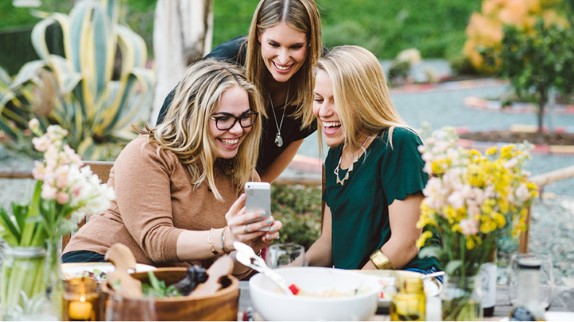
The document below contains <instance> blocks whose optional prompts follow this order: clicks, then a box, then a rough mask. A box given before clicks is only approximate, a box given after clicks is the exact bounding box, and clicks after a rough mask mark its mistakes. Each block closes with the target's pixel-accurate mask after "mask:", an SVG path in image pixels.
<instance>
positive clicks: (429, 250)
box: [419, 246, 442, 258]
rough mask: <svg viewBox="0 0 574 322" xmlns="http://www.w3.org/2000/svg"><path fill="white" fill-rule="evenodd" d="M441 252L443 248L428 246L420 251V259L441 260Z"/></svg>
mask: <svg viewBox="0 0 574 322" xmlns="http://www.w3.org/2000/svg"><path fill="white" fill-rule="evenodd" d="M441 251H442V248H441V247H439V246H426V247H423V248H421V250H420V251H419V257H420V258H424V257H435V258H439V257H440V255H441Z"/></svg>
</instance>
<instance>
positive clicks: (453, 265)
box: [444, 260, 462, 275]
mask: <svg viewBox="0 0 574 322" xmlns="http://www.w3.org/2000/svg"><path fill="white" fill-rule="evenodd" d="M461 266H462V261H460V260H451V261H450V262H448V263H447V264H446V267H445V268H444V271H445V272H446V273H447V275H454V272H456V270H457V269H459V267H461Z"/></svg>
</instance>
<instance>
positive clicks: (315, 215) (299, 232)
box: [271, 185, 321, 249]
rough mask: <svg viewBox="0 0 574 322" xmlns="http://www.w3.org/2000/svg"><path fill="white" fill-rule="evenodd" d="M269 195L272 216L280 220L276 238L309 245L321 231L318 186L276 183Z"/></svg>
mask: <svg viewBox="0 0 574 322" xmlns="http://www.w3.org/2000/svg"><path fill="white" fill-rule="evenodd" d="M271 199H272V205H273V217H275V219H277V220H280V221H281V222H282V223H283V228H282V229H281V231H280V232H281V235H280V239H279V240H278V242H281V243H286V242H293V243H297V244H300V245H303V246H305V249H309V246H311V244H312V243H313V242H314V241H315V240H316V239H317V238H319V235H320V233H321V187H307V186H300V185H292V186H282V185H281V186H280V185H275V186H273V189H272V195H271Z"/></svg>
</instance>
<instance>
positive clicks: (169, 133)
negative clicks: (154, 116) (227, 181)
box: [140, 59, 263, 200]
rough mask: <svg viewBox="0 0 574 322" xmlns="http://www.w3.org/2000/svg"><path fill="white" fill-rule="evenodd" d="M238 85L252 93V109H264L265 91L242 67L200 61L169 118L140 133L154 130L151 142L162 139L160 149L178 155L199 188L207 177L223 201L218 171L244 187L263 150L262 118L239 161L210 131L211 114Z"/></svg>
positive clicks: (177, 93) (241, 149) (241, 148)
mask: <svg viewBox="0 0 574 322" xmlns="http://www.w3.org/2000/svg"><path fill="white" fill-rule="evenodd" d="M236 86H239V87H241V88H243V89H244V90H245V91H246V92H247V95H248V97H249V106H250V108H251V110H252V111H254V112H258V113H261V111H262V110H263V103H262V99H261V95H260V94H259V91H258V90H257V88H256V87H255V85H253V84H252V83H251V82H249V81H247V79H246V77H245V75H244V71H243V69H242V68H241V67H238V66H236V65H233V64H230V63H227V62H223V61H217V60H213V59H206V60H202V61H198V62H196V63H195V64H193V65H191V66H190V67H189V68H188V69H187V71H186V73H185V75H184V77H183V79H182V81H181V82H179V84H178V85H177V87H176V89H175V95H174V99H173V101H172V102H171V106H170V107H169V109H168V112H167V114H166V116H165V119H164V121H163V122H162V123H161V124H159V125H158V126H157V127H155V128H154V129H149V128H147V127H146V129H145V130H143V131H140V133H148V134H150V141H152V142H156V143H157V144H158V145H159V148H158V149H159V150H162V149H163V150H169V151H172V152H173V153H174V154H175V155H177V157H178V158H179V160H180V161H181V163H183V164H184V165H185V166H186V167H187V170H188V171H189V174H190V176H191V180H192V182H193V184H194V186H195V187H196V188H197V187H198V186H199V185H200V184H202V183H203V182H205V181H207V184H208V186H209V188H210V189H211V190H212V191H213V194H214V195H215V197H216V198H217V199H218V200H222V199H223V198H222V196H221V194H220V193H219V191H218V190H217V187H216V186H215V174H216V171H217V170H219V171H221V172H222V173H223V174H224V175H230V176H231V177H232V180H233V183H234V185H235V186H236V188H237V191H240V190H241V189H243V185H244V184H245V182H247V181H249V180H250V179H251V177H252V173H253V170H254V169H255V164H256V162H257V157H258V154H259V140H260V138H261V129H262V125H261V118H259V117H258V118H257V120H256V122H255V124H253V127H252V128H251V131H250V132H249V133H247V134H246V136H245V139H244V140H243V142H242V143H241V145H240V146H239V151H238V152H237V155H236V156H235V157H234V158H233V159H228V160H224V159H218V158H216V156H215V149H216V148H215V142H214V139H213V137H212V136H211V134H210V132H209V122H210V117H211V115H212V114H213V113H214V111H215V109H216V108H217V107H218V104H219V102H220V99H221V96H222V95H223V93H224V92H225V91H226V90H228V89H230V88H233V87H236ZM158 152H159V151H158Z"/></svg>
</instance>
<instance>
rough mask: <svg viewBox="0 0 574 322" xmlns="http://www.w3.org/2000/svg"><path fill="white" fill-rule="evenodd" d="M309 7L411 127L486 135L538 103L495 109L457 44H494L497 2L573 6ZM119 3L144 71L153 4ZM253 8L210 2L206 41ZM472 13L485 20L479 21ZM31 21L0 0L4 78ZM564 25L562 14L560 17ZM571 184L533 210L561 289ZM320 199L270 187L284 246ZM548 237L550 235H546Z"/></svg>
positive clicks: (3, 152)
mask: <svg viewBox="0 0 574 322" xmlns="http://www.w3.org/2000/svg"><path fill="white" fill-rule="evenodd" d="M317 2H318V4H319V7H320V10H321V15H322V20H323V24H322V25H323V35H324V43H325V45H326V46H327V47H332V46H335V45H339V44H358V45H361V46H364V47H366V48H368V49H370V50H371V51H373V52H374V53H375V54H376V55H377V56H378V57H379V58H380V59H381V61H382V62H383V66H385V69H386V71H387V72H388V73H389V76H391V77H390V81H391V83H392V85H393V90H392V95H393V101H394V102H395V104H396V105H397V108H398V109H399V112H400V113H401V115H403V117H405V119H406V120H407V121H408V122H409V123H411V124H412V125H413V126H415V127H417V128H420V127H421V126H422V124H423V122H424V121H430V123H431V124H432V125H433V126H434V127H440V126H446V125H450V126H456V127H458V128H467V129H471V130H489V129H493V128H496V127H501V126H503V127H510V126H511V125H514V124H519V125H523V124H526V125H528V126H535V125H536V117H535V114H536V106H535V105H534V104H533V101H534V100H533V98H532V97H531V96H530V97H526V99H527V102H526V104H527V105H528V104H529V105H528V106H527V108H524V109H522V110H521V113H514V112H513V109H504V108H503V107H502V106H501V105H497V103H496V102H500V101H502V100H508V99H510V100H511V99H513V98H516V93H514V92H513V90H512V87H511V86H510V85H509V84H510V83H509V82H507V81H505V80H504V79H503V77H502V76H501V75H499V74H496V73H495V72H493V71H492V70H489V68H488V67H487V66H485V65H484V64H482V65H480V66H482V68H480V67H478V68H477V67H476V66H473V65H472V64H471V62H472V61H473V59H474V60H477V59H479V58H477V57H480V56H477V52H478V50H475V52H474V56H473V55H468V54H467V55H466V56H465V54H464V47H465V44H466V43H467V42H469V40H476V41H484V42H483V44H487V45H488V44H490V45H492V41H493V39H496V37H497V35H499V33H500V32H502V23H501V22H500V21H498V25H497V24H494V25H493V22H492V19H486V18H485V17H486V14H485V13H484V12H483V11H484V10H485V7H484V6H489V5H490V6H491V8H490V10H492V11H496V10H495V9H496V8H493V6H496V5H498V6H500V8H498V9H497V10H498V11H497V12H498V13H499V14H500V12H501V11H502V14H500V15H499V16H503V14H505V12H506V14H508V15H511V13H513V12H514V15H516V16H512V15H511V16H507V17H502V18H500V19H508V20H509V21H515V22H517V24H525V23H526V22H524V21H527V22H528V23H530V24H533V22H531V21H530V20H531V18H532V17H546V16H548V17H547V18H548V19H549V20H552V19H554V17H552V16H551V15H550V14H548V12H551V10H553V11H552V12H554V13H556V12H560V13H568V12H570V11H569V10H570V8H571V7H570V6H569V4H571V1H570V2H569V1H566V0H565V1H559V0H528V1H527V0H524V1H522V0H518V1H516V0H508V1H501V0H498V1H488V0H485V1H482V2H481V1H465V0H434V1H426V0H410V1H396V0H348V1H344V2H343V1H330V0H318V1H317ZM74 3H75V1H71V0H68V1H64V0H43V1H42V5H41V7H39V8H38V9H39V10H43V11H46V12H52V11H58V12H64V13H68V12H69V11H70V10H71V9H72V7H73V5H74ZM119 3H120V4H121V8H120V12H121V14H120V15H119V17H120V20H119V23H120V24H125V25H128V26H129V27H131V28H132V29H133V30H134V31H135V32H136V33H137V34H139V35H140V36H141V37H142V38H143V39H144V41H145V44H146V45H147V53H148V60H149V61H148V62H147V65H148V66H149V67H150V68H153V65H154V63H153V50H152V49H153V45H152V43H153V37H152V33H153V17H154V10H155V5H156V1H152V0H128V1H119ZM256 5H257V1H253V0H250V1H236V0H215V1H214V2H213V9H214V11H213V14H214V29H213V44H214V45H215V44H218V43H221V42H222V41H225V40H227V39H230V38H232V37H235V36H239V35H244V34H246V33H247V28H248V25H249V22H250V20H251V15H252V13H253V10H254V8H255V6H256ZM525 6H526V7H525ZM521 8H522V9H521ZM524 8H527V9H524ZM547 9H548V10H547ZM505 10H506V11H505ZM517 10H518V11H517ZM524 10H526V11H524ZM517 12H518V13H517ZM473 14H474V15H475V16H476V15H478V16H479V18H478V20H477V19H475V20H474V23H475V24H474V27H473V26H472V24H471V21H472V19H471V17H473ZM481 14H482V15H481ZM545 15H546V16H545ZM566 16H568V15H567V14H566ZM480 17H483V19H482V20H480ZM39 20H40V19H39V18H35V17H33V16H32V15H30V9H26V8H16V7H14V6H13V5H12V3H11V1H7V0H5V1H0V43H2V44H3V45H2V46H1V49H0V66H1V67H3V68H4V69H6V70H7V71H8V73H9V74H10V75H11V76H14V75H15V74H16V73H17V72H18V70H19V68H20V67H21V65H22V64H23V63H25V62H28V61H30V60H34V59H37V55H36V54H35V52H34V50H33V49H32V48H31V43H30V39H29V33H30V31H31V28H32V27H33V26H34V24H36V23H37V22H38V21H39ZM495 20H496V19H495ZM566 20H567V19H566V18H564V21H566ZM476 21H478V22H476ZM481 23H482V24H481ZM473 28H474V29H473ZM475 29H482V30H484V33H483V34H480V35H477V34H474V36H473V34H472V31H473V30H475ZM473 37H474V38H473ZM485 39H486V40H485ZM52 41H53V42H54V43H53V46H55V47H57V46H58V45H57V42H58V39H57V36H55V37H54V39H52ZM499 42H500V40H499ZM409 49H415V55H414V56H415V57H414V60H412V61H408V62H407V64H406V67H405V66H403V67H402V69H401V68H400V67H401V66H402V65H401V64H400V63H401V62H402V61H400V60H399V59H398V56H399V54H400V53H401V52H403V51H405V50H409ZM56 50H57V49H56ZM411 53H412V51H411ZM417 55H418V56H417ZM411 58H412V57H411ZM421 59H422V62H421V61H420V60H421ZM393 68H395V69H393ZM493 76H497V77H496V79H494V78H492V77H493ZM498 76H500V77H498ZM469 97H470V98H476V100H478V101H481V102H483V105H486V106H487V107H486V108H483V109H480V108H478V109H477V108H475V107H476V104H474V105H472V104H468V98H469ZM559 98H560V101H559V102H558V103H559V104H557V106H558V107H557V108H555V109H554V111H550V114H549V115H550V117H547V119H546V122H552V124H549V123H545V124H546V126H549V128H551V129H557V128H559V129H561V130H563V131H565V132H572V126H573V125H572V124H574V119H573V118H572V116H571V115H572V113H571V107H569V106H570V105H569V104H570V103H571V102H570V100H571V96H570V95H562V96H561V97H559ZM476 100H475V101H476ZM528 100H530V101H528ZM479 105H480V104H479ZM473 107H474V108H473ZM0 108H1V107H0ZM515 110H516V109H515ZM569 111H570V112H569ZM552 113H553V114H552ZM433 118H434V119H433ZM0 139H1V138H0ZM316 143H317V139H316V136H313V137H311V138H310V139H308V140H306V141H305V144H304V146H303V148H302V149H301V151H300V152H301V153H300V154H301V155H300V156H301V157H302V158H300V159H303V160H306V159H305V157H309V158H315V160H316V159H317V158H320V156H318V154H317V148H316V147H317V145H316ZM19 147H20V148H21V147H22V146H21V145H20V146H19ZM0 148H2V149H0V168H3V169H16V168H19V169H22V170H25V169H31V158H30V157H27V156H26V154H23V153H22V152H25V151H20V152H15V151H14V150H13V149H11V148H13V146H11V145H10V144H8V143H6V144H3V145H2V146H0ZM24 150H25V149H24ZM535 159H536V160H537V161H536V162H537V163H535V165H534V166H533V165H530V167H531V168H530V170H531V171H532V172H533V173H534V174H540V173H544V172H546V171H549V170H554V169H559V168H561V167H565V166H568V165H572V164H573V163H574V162H572V157H571V156H570V155H569V154H552V153H546V154H538V155H536V156H535ZM313 162H314V161H313V160H311V161H310V162H307V163H305V162H302V163H301V164H303V167H299V168H292V169H290V171H291V172H289V173H288V174H292V175H294V176H297V175H300V176H313V175H317V171H316V169H317V167H316V165H317V163H313ZM319 162H320V160H319ZM306 165H310V168H311V170H310V171H309V170H305V169H307V168H305V166H306ZM319 165H320V163H319ZM313 166H315V168H313ZM573 181H574V180H573V179H568V180H564V182H562V181H561V182H560V183H557V184H552V185H549V186H548V188H547V189H545V191H546V192H551V193H552V194H547V195H546V197H547V198H546V199H541V200H538V201H537V204H536V205H535V206H534V208H533V229H532V232H531V239H532V243H531V245H532V248H533V249H534V250H547V249H550V250H551V252H552V255H553V256H554V257H555V262H556V267H557V272H558V274H557V275H558V276H559V277H560V282H561V283H564V281H566V282H567V283H571V278H572V276H574V263H573V262H574V257H573V256H574V255H573V253H572V251H571V250H572V249H573V248H574V245H572V243H569V242H566V243H565V242H564V239H568V236H569V234H571V233H572V232H573V231H574V227H573V226H572V222H574V221H573V220H572V219H574V202H573V201H572V197H574V193H572V191H574V188H572V187H574V182H573ZM555 187H558V188H555ZM29 188H30V183H29V181H26V180H3V179H0V190H1V196H2V198H1V199H2V205H4V206H6V205H7V204H8V203H9V202H10V201H14V200H26V195H27V193H28V192H27V191H29ZM320 198H321V196H320V189H319V188H318V187H316V186H310V187H309V186H300V185H294V186H276V187H275V188H274V190H273V207H274V209H273V211H274V213H275V214H276V215H277V216H278V217H281V218H282V219H283V220H284V221H285V222H286V223H288V225H286V227H285V229H284V232H283V234H282V238H283V239H282V241H284V240H294V241H297V242H300V243H303V244H305V245H309V243H310V242H312V240H314V238H316V237H317V234H318V229H319V218H320ZM548 234H551V235H552V237H548ZM570 239H571V238H570ZM562 278H564V279H562Z"/></svg>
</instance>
